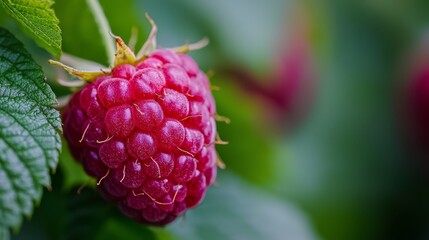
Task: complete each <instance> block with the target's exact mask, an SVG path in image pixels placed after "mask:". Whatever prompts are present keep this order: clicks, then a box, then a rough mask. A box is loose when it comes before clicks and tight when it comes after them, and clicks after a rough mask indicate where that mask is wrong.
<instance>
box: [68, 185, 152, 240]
mask: <svg viewBox="0 0 429 240" xmlns="http://www.w3.org/2000/svg"><path fill="white" fill-rule="evenodd" d="M70 193H71V194H69V196H68V204H67V209H68V211H67V212H68V213H67V214H68V215H67V219H68V222H67V224H66V229H65V234H64V236H65V239H100V240H114V239H127V240H149V239H150V240H155V239H157V238H156V237H155V235H154V233H153V232H152V231H151V230H150V229H149V228H147V227H146V226H144V225H142V224H140V223H137V222H135V221H133V220H132V219H130V218H128V217H126V216H124V215H123V214H121V213H120V212H119V211H118V209H117V208H116V207H115V206H114V205H113V204H109V203H107V202H106V201H105V200H103V199H102V198H101V197H100V196H99V193H98V192H96V191H95V190H94V189H93V188H89V187H88V188H85V189H83V190H82V192H81V193H79V194H78V193H76V191H71V192H70ZM82 222H85V224H82Z"/></svg>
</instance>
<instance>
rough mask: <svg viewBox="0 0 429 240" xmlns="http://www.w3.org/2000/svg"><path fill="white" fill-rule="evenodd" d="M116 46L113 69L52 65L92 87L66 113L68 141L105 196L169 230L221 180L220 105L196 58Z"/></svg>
mask: <svg viewBox="0 0 429 240" xmlns="http://www.w3.org/2000/svg"><path fill="white" fill-rule="evenodd" d="M155 31H156V29H155ZM116 42H117V47H118V52H117V54H116V59H115V66H114V67H113V69H112V70H111V71H107V72H106V71H102V72H80V71H77V70H75V69H72V68H69V67H67V66H65V65H63V64H61V63H58V62H54V61H52V62H51V63H54V64H57V65H61V66H62V67H64V68H65V69H66V70H67V71H69V72H70V73H72V74H74V75H76V76H78V77H81V78H83V79H85V80H87V82H89V83H87V84H86V85H85V86H84V87H83V88H82V89H81V90H80V91H78V92H76V93H75V94H74V95H73V97H72V98H71V100H70V103H69V105H68V106H67V108H66V109H65V110H64V112H63V115H62V120H63V124H64V137H65V139H66V140H67V142H68V144H69V148H70V150H71V153H72V155H73V156H74V157H75V159H76V160H77V161H79V162H80V163H81V164H82V165H83V167H84V169H85V171H86V172H87V174H89V175H91V176H93V177H94V178H96V179H97V188H98V189H99V191H100V193H101V194H102V196H103V197H104V198H106V199H108V200H109V201H112V202H115V203H116V204H117V205H118V207H119V209H120V210H121V211H122V212H123V213H124V214H125V215H127V216H129V217H131V218H133V219H135V220H137V221H139V222H142V223H147V224H152V225H160V226H162V225H165V224H168V223H170V222H171V221H173V220H174V219H176V218H177V217H178V216H180V215H181V214H183V213H184V212H185V211H186V210H187V209H189V208H193V207H195V206H197V205H198V204H200V202H201V201H202V200H203V198H204V195H205V193H206V190H207V188H208V187H209V186H210V185H212V184H213V182H214V181H215V178H216V171H217V166H216V162H217V154H216V150H215V138H216V123H215V113H216V106H215V103H214V99H213V96H212V94H211V90H210V83H209V80H208V78H207V76H206V75H205V74H204V73H203V72H202V71H201V70H200V69H199V67H198V65H197V64H196V62H195V61H194V60H193V59H192V58H191V57H190V56H188V55H186V54H185V53H183V52H180V51H175V50H172V49H158V50H153V51H151V52H150V53H148V54H145V55H143V56H141V57H138V56H137V57H135V56H134V53H133V52H132V51H131V50H130V49H129V48H128V47H127V46H126V45H125V44H124V43H123V42H122V40H121V39H120V38H119V37H116ZM154 49H155V48H154Z"/></svg>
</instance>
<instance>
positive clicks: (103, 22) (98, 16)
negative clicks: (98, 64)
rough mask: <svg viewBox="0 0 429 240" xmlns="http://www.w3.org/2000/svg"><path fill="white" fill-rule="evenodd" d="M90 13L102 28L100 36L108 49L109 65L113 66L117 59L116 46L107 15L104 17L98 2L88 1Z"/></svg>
mask: <svg viewBox="0 0 429 240" xmlns="http://www.w3.org/2000/svg"><path fill="white" fill-rule="evenodd" d="M86 2H87V4H88V6H89V9H90V11H91V12H92V14H93V15H94V18H95V22H96V23H97V25H98V26H99V27H100V29H99V30H100V34H101V38H102V41H103V43H104V46H105V48H106V54H107V58H108V60H109V64H110V65H113V61H114V57H115V44H114V42H113V39H112V37H111V36H110V32H111V30H110V26H109V22H108V21H107V18H106V15H104V12H103V9H102V8H101V5H100V3H99V2H98V0H87V1H86Z"/></svg>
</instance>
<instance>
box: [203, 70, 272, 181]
mask: <svg viewBox="0 0 429 240" xmlns="http://www.w3.org/2000/svg"><path fill="white" fill-rule="evenodd" d="M211 83H212V84H213V85H216V86H219V88H220V90H219V91H215V92H214V95H215V98H216V105H217V112H218V113H219V114H220V115H223V116H226V117H228V118H230V119H231V123H230V124H225V123H222V122H218V123H217V128H218V132H219V134H220V136H221V138H222V140H224V141H227V142H229V144H228V145H226V146H221V145H218V146H216V149H217V151H218V152H219V155H220V158H221V159H222V160H223V161H224V162H225V164H226V167H227V169H232V170H233V171H235V172H237V173H238V174H240V175H241V176H243V177H245V178H246V179H248V180H250V181H252V182H253V183H256V184H262V185H265V184H269V183H270V182H272V180H273V179H274V178H275V176H274V173H275V163H274V150H275V148H274V140H275V138H274V136H272V135H270V133H269V131H268V129H267V128H266V127H265V128H264V126H263V125H262V124H261V122H263V121H262V120H263V119H261V111H259V110H260V109H257V108H255V107H254V106H257V104H258V103H257V102H256V101H255V100H251V99H249V96H248V95H245V94H244V93H243V91H242V90H241V89H239V88H238V86H236V85H234V84H232V81H231V80H229V79H222V81H221V79H220V78H215V79H212V80H211ZM252 101H253V102H252ZM258 118H259V119H258ZM255 169H258V171H255Z"/></svg>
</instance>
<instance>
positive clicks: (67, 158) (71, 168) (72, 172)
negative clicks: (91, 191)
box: [59, 140, 95, 191]
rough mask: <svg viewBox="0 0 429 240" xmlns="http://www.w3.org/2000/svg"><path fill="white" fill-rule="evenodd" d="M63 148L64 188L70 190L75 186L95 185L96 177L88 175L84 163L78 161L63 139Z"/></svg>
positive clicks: (61, 163)
mask: <svg viewBox="0 0 429 240" xmlns="http://www.w3.org/2000/svg"><path fill="white" fill-rule="evenodd" d="M62 142H63V148H62V151H61V154H60V164H59V166H60V168H61V170H62V171H63V174H64V184H63V186H62V187H63V190H66V191H69V190H70V189H72V188H73V187H81V186H84V185H85V186H95V179H94V178H92V177H90V176H88V174H86V173H85V170H84V169H83V166H82V164H80V163H78V162H77V161H76V160H75V159H73V156H72V155H71V153H70V150H69V148H68V146H67V144H66V141H65V140H63V141H62Z"/></svg>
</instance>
